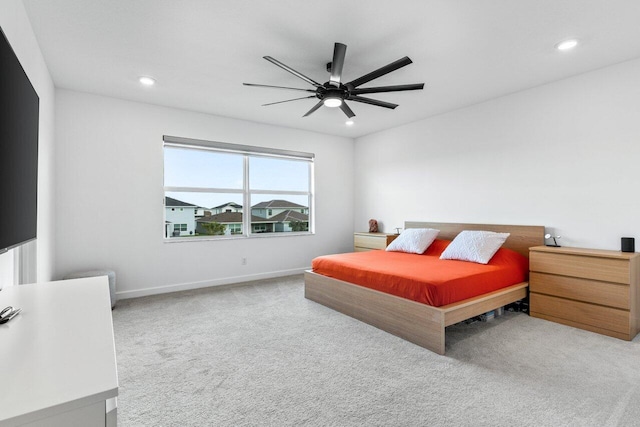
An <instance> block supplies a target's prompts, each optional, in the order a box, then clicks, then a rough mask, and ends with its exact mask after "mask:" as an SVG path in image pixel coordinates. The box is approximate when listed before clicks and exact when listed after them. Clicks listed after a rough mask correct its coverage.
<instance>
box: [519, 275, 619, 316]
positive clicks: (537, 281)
mask: <svg viewBox="0 0 640 427" xmlns="http://www.w3.org/2000/svg"><path fill="white" fill-rule="evenodd" d="M529 290H530V291H531V292H536V293H540V294H546V295H552V296H557V297H561V298H568V299H572V300H577V301H584V302H590V303H593V304H599V305H606V306H610V307H616V308H621V309H624V310H629V308H630V302H629V299H630V298H629V290H630V289H629V285H623V284H619V283H610V282H599V281H596V280H590V279H582V278H577V277H567V276H556V275H553V274H546V273H538V272H534V271H532V272H531V273H530V274H529Z"/></svg>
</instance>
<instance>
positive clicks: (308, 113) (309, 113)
mask: <svg viewBox="0 0 640 427" xmlns="http://www.w3.org/2000/svg"><path fill="white" fill-rule="evenodd" d="M322 104H323V102H322V101H320V102H318V103H317V104H316V105H314V106H313V108H312V109H311V110H309V111H307V114H305V115H304V116H302V117H307V116H310V115H311V114H312V113H313V112H314V111H316V110H317V109H318V108H320V107H322Z"/></svg>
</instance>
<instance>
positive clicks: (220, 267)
mask: <svg viewBox="0 0 640 427" xmlns="http://www.w3.org/2000/svg"><path fill="white" fill-rule="evenodd" d="M163 135H173V136H181V137H187V138H196V139H206V140H215V141H223V142H230V143H239V144H248V145H257V146H267V147H273V148H281V149H290V150H297V151H306V152H313V153H315V154H316V162H315V178H316V188H315V190H316V206H317V208H316V234H315V235H313V236H286V237H285V236H279V237H273V238H254V239H237V240H224V241H199V242H186V243H177V242H171V243H165V242H164V241H163V232H164V220H163V198H164V193H163V176H162V169H163V157H162V136H163ZM56 138H57V141H56V142H57V148H58V149H57V157H56V161H57V168H56V172H57V173H56V195H57V197H56V206H57V216H56V217H57V221H56V224H57V229H58V238H57V240H56V254H57V263H56V275H58V276H64V275H65V274H67V273H69V272H72V271H76V270H84V269H88V268H89V269H92V268H110V269H113V270H115V272H116V275H117V291H118V296H119V298H123V297H134V296H140V295H145V294H149V293H155V292H166V291H172V290H178V289H188V288H192V287H199V286H206V285H216V284H225V283H233V282H237V281H243V280H251V279H258V278H262V277H270V276H277V275H282V274H289V273H296V272H300V271H302V269H304V268H307V267H309V266H310V265H311V259H312V258H313V257H315V256H317V255H320V254H326V253H333V252H341V251H342V252H344V251H348V250H351V248H352V246H353V234H352V233H353V223H354V221H353V173H352V166H353V151H354V147H353V145H354V144H353V140H352V139H348V138H339V137H333V136H327V135H322V134H318V133H312V132H304V131H299V130H293V129H285V128H279V127H275V126H267V125H262V124H257V123H252V122H246V121H241V120H233V119H227V118H222V117H216V116H210V115H206V114H199V113H193V112H188V111H182V110H176V109H170V108H165V107H158V106H152V105H147V104H141V103H134V102H129V101H123V100H118V99H113V98H107V97H100V96H95V95H89V94H84V93H78V92H72V91H68V90H57V92H56ZM132 213H133V214H132ZM241 258H247V265H244V266H243V265H241Z"/></svg>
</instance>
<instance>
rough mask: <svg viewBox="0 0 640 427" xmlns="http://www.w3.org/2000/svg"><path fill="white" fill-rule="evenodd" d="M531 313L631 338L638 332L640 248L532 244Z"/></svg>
mask: <svg viewBox="0 0 640 427" xmlns="http://www.w3.org/2000/svg"><path fill="white" fill-rule="evenodd" d="M529 266H530V270H531V271H530V275H529V291H530V301H529V304H530V307H529V311H530V314H531V316H533V317H539V318H542V319H546V320H550V321H552V322H558V323H562V324H565V325H569V326H573V327H576V328H581V329H585V330H588V331H592V332H597V333H600V334H604V335H609V336H612V337H616V338H620V339H624V340H632V339H633V338H634V337H635V336H636V335H637V334H638V332H640V291H639V290H638V286H639V284H640V254H639V253H635V252H632V253H627V252H618V251H607V250H596V249H580V248H554V247H547V246H536V247H532V248H531V249H530V257H529Z"/></svg>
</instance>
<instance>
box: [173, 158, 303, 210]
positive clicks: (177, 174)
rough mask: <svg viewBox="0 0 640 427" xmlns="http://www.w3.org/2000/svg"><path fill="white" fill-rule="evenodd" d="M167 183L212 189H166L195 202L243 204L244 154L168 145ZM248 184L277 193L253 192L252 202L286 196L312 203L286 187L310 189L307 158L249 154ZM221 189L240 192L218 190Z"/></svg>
mask: <svg viewBox="0 0 640 427" xmlns="http://www.w3.org/2000/svg"><path fill="white" fill-rule="evenodd" d="M164 150H165V155H164V159H165V162H164V185H165V187H191V188H197V189H210V190H212V191H213V192H212V193H208V192H166V195H167V196H168V197H172V198H174V199H177V200H181V201H183V202H187V203H191V204H194V205H196V206H201V207H205V208H212V207H215V206H219V205H222V204H225V203H227V202H234V203H237V204H239V205H242V204H243V203H242V180H243V155H242V154H235V153H220V152H213V151H208V150H194V149H185V148H178V147H170V146H165V148H164ZM249 186H250V188H251V190H252V191H255V190H257V191H260V190H272V191H273V190H276V191H279V192H281V193H278V194H255V193H252V195H251V205H255V204H256V203H260V202H263V201H268V200H274V199H283V200H288V201H290V202H294V203H297V204H299V205H303V206H309V200H308V197H307V196H301V195H292V194H287V191H308V189H309V172H308V162H306V161H296V160H290V159H280V158H272V157H250V159H249ZM219 189H225V190H233V191H238V193H220V192H217V193H216V192H215V191H216V190H219Z"/></svg>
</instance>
